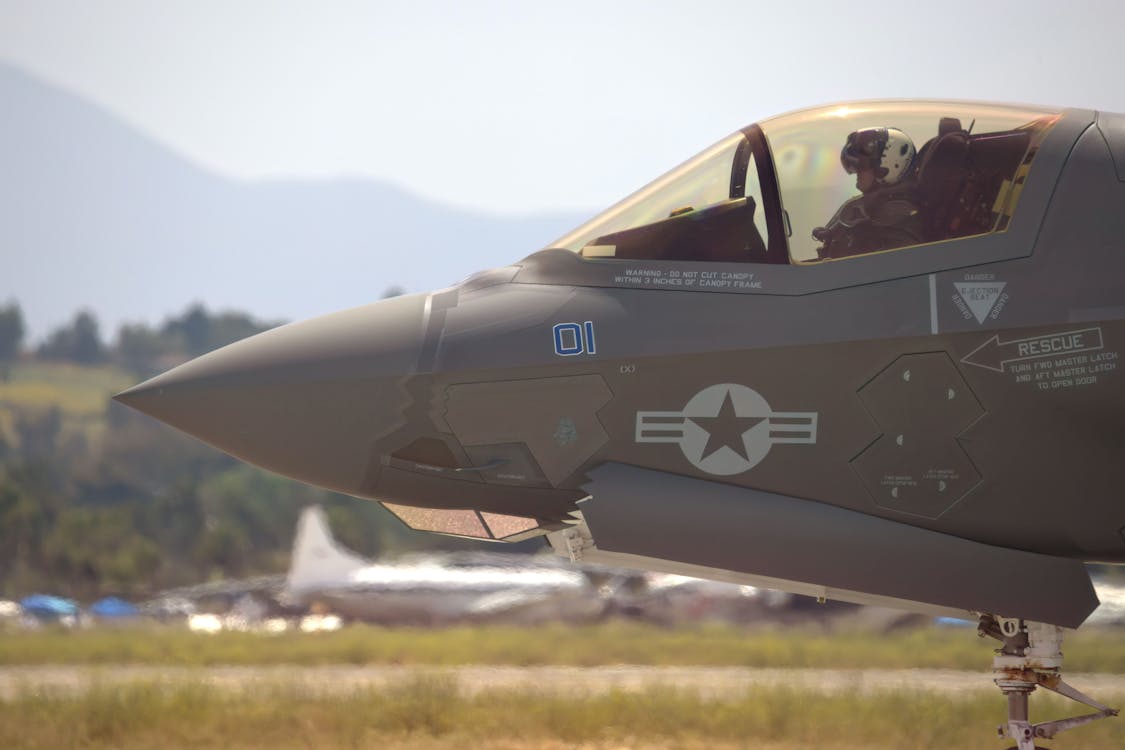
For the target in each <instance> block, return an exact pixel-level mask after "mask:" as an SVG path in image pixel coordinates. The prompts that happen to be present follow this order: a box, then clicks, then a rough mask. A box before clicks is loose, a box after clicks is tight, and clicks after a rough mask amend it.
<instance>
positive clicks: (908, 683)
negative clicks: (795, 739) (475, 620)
mask: <svg viewBox="0 0 1125 750" xmlns="http://www.w3.org/2000/svg"><path fill="white" fill-rule="evenodd" d="M1064 676H1065V678H1066V680H1067V681H1068V682H1069V683H1070V684H1072V685H1074V686H1076V687H1078V688H1079V689H1081V690H1083V691H1084V692H1087V693H1090V694H1093V695H1099V694H1105V695H1108V694H1111V693H1118V694H1122V693H1125V675H1117V674H1066V675H1064ZM420 677H421V678H424V677H439V678H448V679H450V680H453V681H455V682H456V684H457V685H458V686H459V687H460V688H461V689H462V690H464V691H466V692H468V693H474V692H478V691H482V690H538V691H547V692H553V693H570V694H592V693H602V692H608V691H611V690H622V691H639V690H645V689H650V688H654V687H673V688H678V689H683V690H690V691H692V692H697V693H699V694H700V695H702V696H705V697H708V698H721V697H723V696H728V695H731V694H733V693H738V692H742V691H746V690H758V689H767V688H771V687H786V688H793V689H798V690H812V691H817V692H825V693H836V692H842V691H861V692H879V691H888V690H916V691H932V692H940V693H955V692H962V691H975V690H995V689H996V688H995V686H994V685H993V684H992V681H991V674H990V673H989V672H988V671H985V670H982V671H980V672H967V671H956V670H940V669H861V670H856V669H750V668H744V667H645V666H613V667H538V666H537V667H485V666H461V667H414V666H411V667H404V666H383V665H380V666H320V667H295V666H294V667H286V666H270V667H236V666H216V667H156V666H128V665H127V666H112V665H111V666H102V667H68V666H37V667H4V668H0V696H2V697H8V696H12V695H14V694H16V693H20V692H26V691H27V690H29V689H34V690H44V691H51V692H55V691H62V692H66V691H82V690H88V689H90V688H91V687H93V686H113V685H125V684H152V683H157V684H166V685H177V684H184V683H192V682H205V683H206V684H208V685H212V686H214V687H216V688H219V689H224V690H234V691H239V690H250V689H262V688H263V687H270V688H273V687H277V688H283V689H295V690H301V691H306V692H310V693H319V694H323V693H329V694H331V693H347V692H353V691H356V690H364V689H385V688H388V687H393V686H394V685H396V684H402V683H405V682H409V681H410V680H414V679H418V678H420Z"/></svg>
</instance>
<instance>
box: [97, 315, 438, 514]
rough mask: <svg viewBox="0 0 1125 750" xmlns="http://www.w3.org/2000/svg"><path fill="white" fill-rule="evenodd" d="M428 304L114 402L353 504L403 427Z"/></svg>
mask: <svg viewBox="0 0 1125 750" xmlns="http://www.w3.org/2000/svg"><path fill="white" fill-rule="evenodd" d="M425 301H426V295H410V296H406V297H396V298H394V299H390V300H383V301H381V302H377V303H375V304H372V305H366V306H364V307H357V308H354V309H351V310H345V311H343V312H338V313H333V314H331V315H325V316H322V317H318V318H313V319H311V320H306V321H302V322H299V323H292V324H290V325H286V326H282V327H280V328H275V329H273V330H271V331H266V332H265V333H261V334H258V335H257V336H252V337H251V338H248V339H244V340H242V341H238V342H236V343H234V344H231V345H230V346H226V347H223V348H222V349H218V350H216V351H213V352H211V353H209V354H204V355H203V356H201V357H198V358H196V359H193V360H191V361H190V362H186V363H184V364H182V365H180V366H179V367H176V368H174V369H172V370H169V371H168V372H166V373H163V374H162V375H158V376H156V377H154V378H152V379H151V380H147V381H145V382H144V383H141V384H140V385H137V386H134V387H133V388H130V389H128V390H126V391H124V392H122V393H119V394H118V395H117V396H115V397H114V398H116V399H117V400H118V401H120V402H121V403H123V404H126V405H128V406H130V407H132V408H134V409H137V410H138V411H141V412H144V413H145V414H148V415H149V416H152V417H155V418H156V419H159V420H160V421H162V422H165V423H167V424H169V425H172V426H173V427H176V428H178V429H180V430H183V431H184V432H186V433H188V434H189V435H192V436H194V437H196V438H198V439H200V440H202V441H204V442H206V443H209V444H211V445H213V446H215V447H216V448H219V449H221V450H223V451H226V452H227V453H230V454H231V455H234V456H237V457H238V458H241V459H243V460H245V461H248V462H250V463H253V464H257V465H259V466H262V467H264V468H267V469H270V470H272V471H276V472H277V473H279V474H284V475H286V476H290V477H293V478H295V479H300V480H302V481H305V482H310V483H312V484H317V485H320V486H322V487H328V488H330V489H335V490H338V491H342V492H354V491H356V490H357V489H358V488H359V486H360V484H361V483H362V480H363V476H364V474H365V472H366V468H367V463H368V460H369V459H370V454H369V451H370V446H371V442H372V441H373V440H374V439H375V437H376V436H378V435H379V434H381V433H383V432H385V431H386V430H388V429H390V428H391V427H393V426H395V425H396V424H398V423H399V422H400V421H401V419H402V417H401V410H402V408H403V407H404V406H405V394H404V392H403V391H402V390H401V384H402V381H403V379H404V377H405V376H406V375H408V374H409V373H410V372H412V371H413V370H414V368H415V366H416V364H417V361H418V356H419V353H420V351H421V346H422V341H423V336H424V331H423V308H424V306H425Z"/></svg>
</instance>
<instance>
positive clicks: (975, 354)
mask: <svg viewBox="0 0 1125 750" xmlns="http://www.w3.org/2000/svg"><path fill="white" fill-rule="evenodd" d="M1103 346H1104V343H1103V341H1102V329H1101V328H1083V329H1080V330H1077V331H1065V332H1063V333H1048V334H1044V335H1042V336H1032V337H1031V338H1026V339H1015V340H1013V341H1001V340H1000V334H996V335H995V336H993V337H992V338H990V339H989V340H988V341H985V342H984V343H983V344H981V345H980V346H978V347H977V348H976V349H973V350H972V351H971V352H969V353H968V354H966V355H965V356H964V357H962V358H961V361H962V362H964V363H965V364H967V365H974V366H976V367H983V368H984V369H986V370H993V371H995V372H1004V366H1005V365H1008V364H1010V363H1012V362H1023V361H1025V360H1029V359H1041V358H1043V357H1057V356H1060V355H1063V354H1076V353H1078V352H1093V351H1097V350H1098V349H1101V348H1102V347H1103Z"/></svg>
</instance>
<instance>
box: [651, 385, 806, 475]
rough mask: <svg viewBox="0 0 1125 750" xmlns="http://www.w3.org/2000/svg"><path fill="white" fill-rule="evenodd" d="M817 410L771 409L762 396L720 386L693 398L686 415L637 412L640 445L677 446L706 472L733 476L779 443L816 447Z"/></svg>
mask: <svg viewBox="0 0 1125 750" xmlns="http://www.w3.org/2000/svg"><path fill="white" fill-rule="evenodd" d="M816 421H817V412H815V411H788V412H786V411H773V410H772V409H770V405H769V404H768V403H766V400H765V399H764V398H762V396H761V394H759V393H758V392H757V391H755V390H754V389H753V388H747V387H746V386H744V385H738V384H737V383H720V384H718V385H712V386H709V387H707V388H704V389H703V390H702V391H700V392H699V393H697V394H695V395H694V396H692V397H691V400H690V401H688V402H687V404H686V405H685V406H684V409H683V411H639V412H637V435H636V440H637V442H638V443H678V444H679V446H680V450H682V451H683V452H684V457H685V458H687V460H688V461H690V462H691V464H692V466H695V467H696V468H697V469H700V470H701V471H705V472H707V473H708V474H718V475H721V476H730V475H731V474H741V473H742V472H744V471H749V470H750V469H752V468H754V467H755V466H757V465H758V463H759V462H760V461H761V460H762V459H763V458H765V457H766V454H767V453H769V452H770V446H772V445H774V444H775V443H798V444H805V445H811V444H813V443H816Z"/></svg>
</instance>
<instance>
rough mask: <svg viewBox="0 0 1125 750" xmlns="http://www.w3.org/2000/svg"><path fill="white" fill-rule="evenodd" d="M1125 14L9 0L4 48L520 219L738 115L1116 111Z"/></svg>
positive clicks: (181, 131) (221, 139)
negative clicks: (1009, 104)
mask: <svg viewBox="0 0 1125 750" xmlns="http://www.w3.org/2000/svg"><path fill="white" fill-rule="evenodd" d="M1123 8H1125V3H1121V2H1119V0H1104V1H1103V2H1091V1H1089V0H1068V1H1067V2H1059V1H1058V0H1024V1H1023V2H1010V3H1000V2H994V3H983V2H953V1H951V2H944V3H938V2H933V0H928V1H927V2H908V1H906V0H884V1H882V2H876V1H870V2H858V3H857V2H849V3H843V2H827V1H825V2H797V1H793V0H790V1H785V2H782V1H780V0H779V1H776V2H768V3H764V2H762V3H760V2H751V1H750V0H735V1H733V2H701V1H699V0H693V1H692V2H683V0H677V1H676V2H657V1H655V0H646V1H644V2H609V0H598V1H597V2H588V1H587V0H566V1H565V2H552V3H543V2H491V1H489V2H469V1H466V2H443V3H434V2H417V1H414V0H407V1H403V2H397V3H385V2H308V3H297V2H289V3H286V2H275V1H271V2H257V1H255V2H249V1H246V2H238V1H235V0H223V1H222V2H212V1H202V0H189V1H186V2H179V1H177V2H171V1H169V0H159V1H157V0H117V1H114V2H108V1H107V2H95V1H92V0H66V1H61V2H60V1H58V0H26V1H15V0H0V60H5V61H8V62H11V63H14V64H16V65H18V66H21V67H23V68H24V69H26V70H28V71H30V72H32V73H33V74H36V75H38V76H40V77H42V78H44V79H46V80H48V81H50V82H52V83H55V84H58V85H61V86H62V87H64V88H67V89H70V90H73V91H76V92H79V93H81V94H83V95H84V96H86V97H88V98H90V99H92V100H94V101H96V102H97V103H99V104H101V105H102V106H104V107H105V108H107V109H109V110H110V111H112V112H114V113H115V114H117V115H119V116H121V117H123V118H125V119H126V120H128V121H130V122H131V123H133V124H134V125H136V126H138V127H140V128H141V129H143V130H144V131H146V132H148V133H150V134H152V135H153V136H154V137H156V138H157V139H159V140H160V141H162V142H164V143H166V144H168V145H170V146H172V147H173V148H175V149H176V150H177V151H179V152H180V153H182V154H183V155H185V156H187V157H188V158H190V159H192V160H194V161H197V162H199V163H202V164H204V165H206V166H209V167H210V168H212V169H214V170H216V171H218V172H220V173H223V174H225V175H228V176H232V177H239V178H249V179H254V178H265V177H276V176H313V177H333V176H341V175H346V176H367V177H373V178H379V179H383V180H388V181H390V182H393V183H396V184H398V185H401V186H404V187H407V188H409V189H411V190H413V191H414V192H416V193H419V194H421V195H424V196H427V197H431V198H437V199H440V200H443V201H446V202H448V203H452V204H455V205H461V206H466V207H472V208H478V209H484V210H487V211H490V212H495V213H528V212H536V211H553V210H563V209H576V208H578V209H591V208H598V207H601V206H604V205H606V204H608V203H610V202H612V201H613V200H616V199H617V198H619V197H621V196H622V195H623V194H625V193H627V192H630V191H631V190H633V189H634V188H636V187H639V186H640V184H642V183H643V182H646V181H647V180H648V179H650V178H652V177H654V176H655V175H656V174H658V173H660V172H662V171H664V170H665V169H667V168H669V167H671V166H672V165H674V164H675V163H677V162H679V161H681V160H683V159H684V158H687V157H688V156H690V155H691V154H692V153H694V152H696V151H698V150H700V149H701V148H703V147H705V146H706V145H708V144H709V143H711V142H713V141H715V140H717V139H718V138H720V137H721V136H723V135H725V134H726V133H728V132H730V131H733V130H734V129H736V128H738V127H741V126H743V125H745V124H747V123H749V122H752V121H754V120H757V119H760V118H763V117H766V116H769V115H771V114H777V113H780V112H782V111H785V110H789V109H793V108H797V107H801V106H806V105H811V104H817V103H823V102H826V101H834V100H840V99H849V98H861V97H903V96H915V97H951V98H972V99H995V100H1001V101H1022V102H1033V103H1043V104H1061V105H1074V106H1086V107H1093V108H1102V109H1109V110H1117V111H1125V86H1122V84H1121V74H1122V71H1125V42H1123V37H1122V34H1121V29H1122V28H1123V20H1125V18H1123V16H1125V11H1123ZM0 106H2V105H0Z"/></svg>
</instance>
